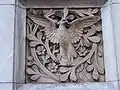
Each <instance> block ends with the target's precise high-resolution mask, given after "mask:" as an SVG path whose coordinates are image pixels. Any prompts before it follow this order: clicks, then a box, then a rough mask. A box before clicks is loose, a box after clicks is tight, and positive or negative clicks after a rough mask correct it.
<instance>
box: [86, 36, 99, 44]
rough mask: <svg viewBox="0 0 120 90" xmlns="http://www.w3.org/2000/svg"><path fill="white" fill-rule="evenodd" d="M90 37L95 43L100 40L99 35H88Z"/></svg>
mask: <svg viewBox="0 0 120 90" xmlns="http://www.w3.org/2000/svg"><path fill="white" fill-rule="evenodd" d="M88 39H89V40H90V41H92V42H94V43H98V42H100V38H99V37H97V36H92V37H88Z"/></svg>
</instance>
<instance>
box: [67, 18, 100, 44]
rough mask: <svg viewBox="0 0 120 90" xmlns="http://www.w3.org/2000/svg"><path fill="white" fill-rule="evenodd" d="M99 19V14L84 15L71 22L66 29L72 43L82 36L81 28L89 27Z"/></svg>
mask: <svg viewBox="0 0 120 90" xmlns="http://www.w3.org/2000/svg"><path fill="white" fill-rule="evenodd" d="M99 20H100V17H99V16H92V17H91V16H86V17H84V18H82V19H77V20H75V21H73V22H71V26H70V28H69V30H68V32H69V33H70V37H71V41H72V43H76V42H77V41H79V39H80V38H81V36H82V33H83V29H84V28H86V27H89V26H91V25H93V24H95V23H96V22H98V21H99Z"/></svg>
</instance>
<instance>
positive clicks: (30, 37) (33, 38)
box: [27, 34, 38, 40]
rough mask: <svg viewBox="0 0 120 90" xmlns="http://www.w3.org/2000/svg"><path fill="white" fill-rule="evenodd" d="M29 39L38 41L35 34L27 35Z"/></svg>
mask: <svg viewBox="0 0 120 90" xmlns="http://www.w3.org/2000/svg"><path fill="white" fill-rule="evenodd" d="M27 38H28V39H29V40H38V39H37V38H36V37H35V36H34V35H33V34H28V35H27Z"/></svg>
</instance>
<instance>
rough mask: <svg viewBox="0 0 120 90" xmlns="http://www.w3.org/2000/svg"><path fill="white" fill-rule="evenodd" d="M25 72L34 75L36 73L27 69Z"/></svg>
mask: <svg viewBox="0 0 120 90" xmlns="http://www.w3.org/2000/svg"><path fill="white" fill-rule="evenodd" d="M26 72H27V73H28V74H36V72H35V71H33V70H32V69H31V68H27V69H26Z"/></svg>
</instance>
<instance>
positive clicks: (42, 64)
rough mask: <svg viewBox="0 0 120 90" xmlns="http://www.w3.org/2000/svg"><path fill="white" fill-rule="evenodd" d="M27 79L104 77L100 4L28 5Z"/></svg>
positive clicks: (83, 80) (77, 80)
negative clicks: (89, 6)
mask: <svg viewBox="0 0 120 90" xmlns="http://www.w3.org/2000/svg"><path fill="white" fill-rule="evenodd" d="M26 25H27V40H26V82H35V83H37V82H39V83H41V82H44V83H48V82H51V83H62V82H66V83H68V82H95V81H97V82H100V81H105V67H104V60H103V59H104V56H103V39H102V30H101V20H100V10H99V8H92V9H91V8H87V9H68V8H66V7H65V8H64V9H27V24H26Z"/></svg>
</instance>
